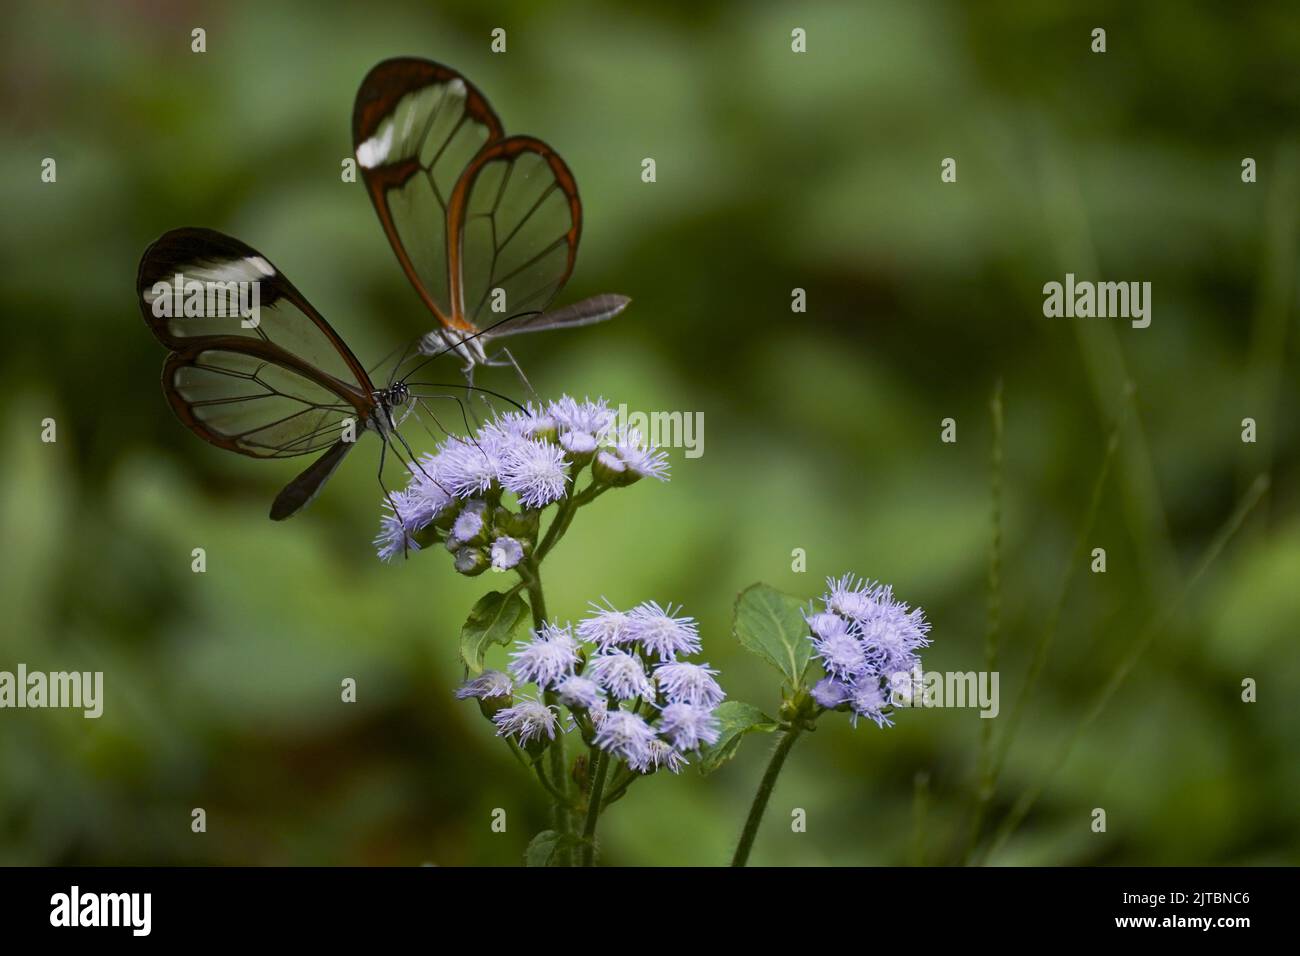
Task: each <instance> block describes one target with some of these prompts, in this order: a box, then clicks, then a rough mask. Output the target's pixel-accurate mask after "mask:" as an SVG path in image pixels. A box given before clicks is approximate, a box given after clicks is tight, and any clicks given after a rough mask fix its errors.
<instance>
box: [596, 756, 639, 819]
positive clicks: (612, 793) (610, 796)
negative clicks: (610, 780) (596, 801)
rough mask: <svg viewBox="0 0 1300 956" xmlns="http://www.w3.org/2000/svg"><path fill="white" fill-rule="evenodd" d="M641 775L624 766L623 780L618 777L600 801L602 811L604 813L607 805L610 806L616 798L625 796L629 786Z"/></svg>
mask: <svg viewBox="0 0 1300 956" xmlns="http://www.w3.org/2000/svg"><path fill="white" fill-rule="evenodd" d="M639 776H641V775H640V774H639V773H636V772H635V771H633V770H628V769H627V767H623V768H622V779H621V780H619V779H616V780H615V782H614V785H613V786H612V787H610V789H609V791H608V792H607V793H606V794H605V798H604V799H603V800H601V801H600V810H601V812H602V813H604V812H605V808H606V807H608V806H609V805H610V804H611V803H613V802H614V801H615V800H618V799H620V798H621V797H622V796H623V794H625V793H627V788H628V787H630V786H632V784H633V783H635V782H636V779H637V777H639Z"/></svg>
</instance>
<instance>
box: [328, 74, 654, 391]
mask: <svg viewBox="0 0 1300 956" xmlns="http://www.w3.org/2000/svg"><path fill="white" fill-rule="evenodd" d="M352 138H353V147H354V150H355V152H356V158H357V165H358V166H359V167H360V169H361V174H362V177H363V179H364V181H365V184H366V188H367V191H368V192H369V193H370V198H371V200H372V201H373V203H374V206H375V211H376V212H377V213H378V214H379V221H380V223H381V224H382V225H383V228H384V233H385V234H386V235H387V236H388V241H389V242H390V243H391V245H392V247H393V252H394V253H396V255H397V260H398V262H399V263H400V264H401V266H402V270H403V271H404V272H405V273H406V276H407V278H408V279H410V281H411V284H412V285H414V286H415V291H416V292H417V293H418V294H419V296H420V299H421V300H422V301H423V302H424V304H425V306H426V307H427V308H428V309H429V311H431V312H432V313H433V315H434V317H435V318H436V319H437V321H438V327H437V328H436V329H434V330H433V331H432V332H429V333H427V334H426V335H425V336H424V337H423V338H422V339H421V341H420V343H419V352H420V353H422V354H424V355H437V354H441V353H442V352H444V351H446V350H448V349H451V350H454V351H455V352H456V353H457V354H458V355H459V356H460V358H461V359H462V360H463V361H464V363H465V374H466V376H467V380H469V381H472V380H473V378H472V376H473V371H474V367H475V366H477V365H508V366H513V367H514V368H515V370H516V372H517V373H518V374H519V377H520V379H521V380H522V381H523V382H524V383H525V384H526V385H527V383H528V380H527V378H525V377H524V375H523V372H522V370H521V369H520V368H519V364H518V363H517V362H516V361H515V359H514V356H513V355H511V354H510V352H509V350H508V349H505V348H503V349H501V351H500V353H498V354H497V355H489V354H488V351H487V347H488V345H489V344H490V343H491V342H493V341H494V340H496V339H500V338H504V337H506V336H510V335H519V334H522V333H525V332H539V331H543V330H546V329H554V328H561V327H568V326H580V325H591V324H594V323H596V322H604V321H607V320H609V319H612V318H614V316H616V315H618V314H619V313H620V312H622V311H623V310H624V309H625V308H627V306H628V304H629V302H630V301H631V300H630V299H629V298H627V297H626V296H622V295H610V294H605V295H597V296H593V297H591V298H588V299H583V300H582V301H580V302H575V303H573V304H572V305H568V306H564V307H562V308H558V309H555V310H551V311H547V309H548V307H549V305H550V304H551V302H552V301H554V299H555V297H556V296H557V295H558V294H559V292H560V290H561V289H562V288H563V287H564V284H565V282H567V281H568V279H569V276H570V275H572V273H573V267H574V263H575V262H576V260H577V255H578V239H579V237H580V236H581V234H582V202H581V201H580V200H579V198H578V186H577V183H576V182H575V181H574V178H573V174H572V173H571V172H570V171H569V167H568V166H567V165H565V163H564V160H562V159H561V158H560V157H559V155H558V154H557V153H556V152H555V150H553V149H551V147H550V146H548V145H546V143H544V142H542V141H541V140H539V139H535V138H533V137H531V136H506V135H505V131H504V129H503V128H502V125H501V121H500V120H499V119H498V118H497V115H496V113H495V112H494V111H493V110H492V107H491V106H490V105H489V104H488V101H487V99H486V98H485V97H484V96H483V94H482V93H481V92H479V90H478V89H477V88H476V87H475V86H474V85H473V84H472V83H470V82H469V81H468V80H466V79H465V78H464V77H463V76H462V75H461V74H459V73H457V72H456V71H455V70H453V69H451V68H450V67H447V66H443V65H442V64H440V63H434V62H432V61H431V60H422V59H415V58H409V57H407V58H400V59H393V60H385V61H384V62H382V63H380V64H379V65H377V66H376V67H374V69H372V70H371V71H370V72H369V73H368V74H367V75H366V78H365V79H364V80H363V81H362V83H361V87H360V89H359V90H358V91H357V98H356V103H355V106H354V108H353V112H352ZM497 315H505V316H506V317H505V318H504V319H501V320H499V321H495V322H492V323H491V324H489V323H488V322H487V321H486V319H489V318H495V317H496V316H497Z"/></svg>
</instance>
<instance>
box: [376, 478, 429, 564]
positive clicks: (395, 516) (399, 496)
mask: <svg viewBox="0 0 1300 956" xmlns="http://www.w3.org/2000/svg"><path fill="white" fill-rule="evenodd" d="M405 498H406V493H405V492H402V491H396V492H393V495H392V501H391V502H390V501H388V500H387V499H385V500H384V507H385V508H386V509H387V510H388V512H389V513H388V514H385V515H381V516H380V518H379V534H377V535H375V552H376V553H377V554H378V555H379V558H380V560H383V561H391V560H393V558H395V557H396V556H397V555H399V554H405V553H406V552H407V551H419V550H420V545H419V544H418V543H417V542H416V540H415V538H413V537H412V536H411V535H412V533H413V532H414V531H416V530H417V529H416V528H415V526H413V525H412V524H410V523H409V522H407V521H406V520H405V519H404V518H403V517H402V513H403V511H405V505H404V501H405ZM394 505H396V508H394Z"/></svg>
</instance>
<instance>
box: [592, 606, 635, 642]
mask: <svg viewBox="0 0 1300 956" xmlns="http://www.w3.org/2000/svg"><path fill="white" fill-rule="evenodd" d="M605 604H606V606H605V607H601V606H600V605H599V604H596V603H594V602H593V603H592V605H591V609H592V610H593V611H594V612H595V613H593V614H592V615H591V616H589V617H585V618H583V619H582V620H581V621H579V622H578V637H580V638H581V639H582V640H584V641H587V642H588V643H590V644H595V645H596V648H597V649H598V650H600V651H607V650H609V649H610V648H611V647H614V646H616V645H619V644H630V643H632V642H633V641H634V640H636V634H635V633H634V631H633V627H632V619H631V617H629V616H628V614H627V612H626V611H620V610H618V609H617V608H615V607H614V605H612V604H610V603H609V602H608V601H606V602H605Z"/></svg>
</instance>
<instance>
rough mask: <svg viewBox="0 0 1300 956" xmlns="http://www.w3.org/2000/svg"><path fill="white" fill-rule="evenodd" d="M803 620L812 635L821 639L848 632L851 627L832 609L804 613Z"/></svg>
mask: <svg viewBox="0 0 1300 956" xmlns="http://www.w3.org/2000/svg"><path fill="white" fill-rule="evenodd" d="M804 620H805V621H807V622H808V629H809V630H810V631H812V632H813V637H819V638H821V639H822V640H826V639H827V638H830V637H836V636H838V635H840V634H848V633H849V630H850V628H851V627H852V625H851V624H850V623H849V622H848V621H847V620H845V619H844V618H842V617H840V616H839V615H838V614H835V613H834V612H832V611H822V612H821V613H820V614H805V615H804Z"/></svg>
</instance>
